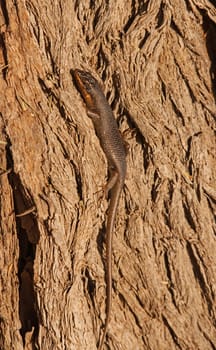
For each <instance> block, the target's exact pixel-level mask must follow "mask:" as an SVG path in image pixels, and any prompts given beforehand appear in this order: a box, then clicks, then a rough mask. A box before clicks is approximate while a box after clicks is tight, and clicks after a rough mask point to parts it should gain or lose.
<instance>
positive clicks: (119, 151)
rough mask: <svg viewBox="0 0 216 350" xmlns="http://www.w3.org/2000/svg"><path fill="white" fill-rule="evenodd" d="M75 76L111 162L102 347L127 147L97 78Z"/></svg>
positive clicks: (85, 74)
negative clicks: (114, 231) (114, 236)
mask: <svg viewBox="0 0 216 350" xmlns="http://www.w3.org/2000/svg"><path fill="white" fill-rule="evenodd" d="M72 75H73V78H74V81H75V84H76V87H77V89H78V91H79V92H80V93H81V95H82V97H83V99H84V101H85V103H86V106H87V114H88V116H89V117H90V118H91V119H92V121H93V124H94V127H95V131H96V134H97V136H98V138H99V140H100V144H101V146H102V149H103V151H104V153H105V155H106V158H107V161H108V168H109V173H110V177H109V180H108V183H107V185H106V193H108V192H109V191H111V193H110V203H109V208H108V214H107V225H106V285H107V289H106V319H105V326H104V332H103V335H102V338H101V342H100V345H99V348H98V349H99V350H102V348H103V345H104V342H105V337H106V334H107V329H108V324H109V320H110V314H111V304H112V234H113V230H114V223H115V217H116V212H117V208H118V203H119V198H120V195H121V192H122V188H123V186H124V181H125V175H126V150H125V145H124V142H123V139H122V137H121V134H120V132H119V130H118V126H117V123H116V120H115V118H114V115H113V112H112V110H111V108H110V106H109V104H108V102H107V100H106V98H105V96H104V94H103V92H102V90H101V88H100V86H99V84H98V82H97V80H96V79H95V78H94V77H93V76H92V75H91V74H90V73H89V72H86V71H82V70H79V69H75V70H72Z"/></svg>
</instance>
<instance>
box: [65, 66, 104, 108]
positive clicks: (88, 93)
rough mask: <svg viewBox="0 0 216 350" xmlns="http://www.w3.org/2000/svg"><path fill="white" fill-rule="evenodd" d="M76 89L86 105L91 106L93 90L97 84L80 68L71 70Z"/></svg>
mask: <svg viewBox="0 0 216 350" xmlns="http://www.w3.org/2000/svg"><path fill="white" fill-rule="evenodd" d="M71 74H72V77H73V79H74V82H75V84H76V87H77V89H78V90H79V92H80V93H81V95H82V97H83V98H84V101H85V102H86V104H87V106H88V107H93V105H94V102H93V99H92V97H93V91H94V89H95V88H97V86H98V82H97V80H96V79H95V78H94V77H93V76H92V75H91V74H90V73H89V72H85V71H83V70H80V69H74V70H71Z"/></svg>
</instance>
